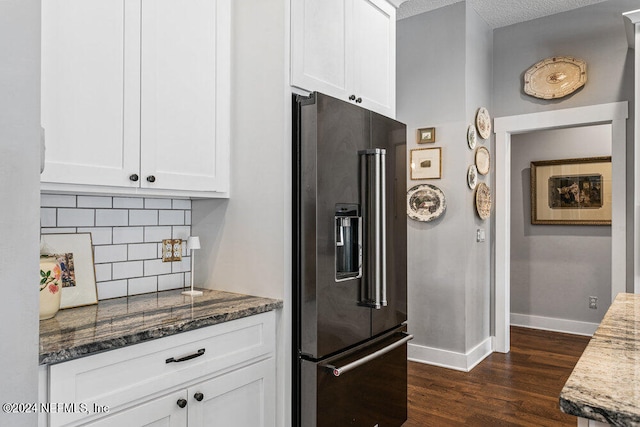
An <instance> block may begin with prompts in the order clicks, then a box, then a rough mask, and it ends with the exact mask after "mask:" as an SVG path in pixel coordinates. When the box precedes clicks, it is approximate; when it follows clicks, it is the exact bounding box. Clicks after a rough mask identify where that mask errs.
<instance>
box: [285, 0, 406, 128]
mask: <svg viewBox="0 0 640 427" xmlns="http://www.w3.org/2000/svg"><path fill="white" fill-rule="evenodd" d="M395 67H396V8H395V6H393V5H392V4H390V3H388V2H387V1H385V0H292V2H291V85H292V86H295V87H298V88H301V89H304V90H307V91H319V92H323V93H326V94H327V95H331V96H334V97H336V98H340V99H343V100H345V101H349V102H353V103H356V104H358V105H361V106H362V107H364V108H368V109H371V110H373V111H376V112H378V113H380V114H383V115H386V116H389V117H395V109H396V102H395V92H396V91H395V85H396V78H395V76H396V71H395Z"/></svg>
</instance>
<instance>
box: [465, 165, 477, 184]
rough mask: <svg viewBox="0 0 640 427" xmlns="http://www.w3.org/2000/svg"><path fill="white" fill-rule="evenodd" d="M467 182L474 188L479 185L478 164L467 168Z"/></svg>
mask: <svg viewBox="0 0 640 427" xmlns="http://www.w3.org/2000/svg"><path fill="white" fill-rule="evenodd" d="M467 184H468V185H469V188H470V189H472V190H473V189H474V188H476V185H478V168H476V165H471V166H469V169H467Z"/></svg>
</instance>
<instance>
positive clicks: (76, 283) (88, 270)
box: [40, 233, 98, 309]
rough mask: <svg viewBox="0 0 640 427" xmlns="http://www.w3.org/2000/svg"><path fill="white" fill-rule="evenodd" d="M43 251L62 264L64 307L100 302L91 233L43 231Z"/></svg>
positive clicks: (42, 252)
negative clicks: (47, 232) (53, 232)
mask: <svg viewBox="0 0 640 427" xmlns="http://www.w3.org/2000/svg"><path fill="white" fill-rule="evenodd" d="M40 253H41V254H43V255H50V256H52V257H55V258H56V260H57V262H58V265H59V266H60V275H61V283H62V297H61V298H62V299H61V301H60V308H61V309H62V308H71V307H79V306H82V305H91V304H97V303H98V291H97V289H96V272H95V267H94V264H93V250H92V246H91V233H78V234H43V235H42V238H41V244H40Z"/></svg>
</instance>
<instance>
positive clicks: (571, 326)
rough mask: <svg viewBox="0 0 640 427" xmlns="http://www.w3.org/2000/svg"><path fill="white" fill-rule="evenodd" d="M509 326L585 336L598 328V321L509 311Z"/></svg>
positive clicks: (590, 334)
mask: <svg viewBox="0 0 640 427" xmlns="http://www.w3.org/2000/svg"><path fill="white" fill-rule="evenodd" d="M511 326H522V327H524V328H531V329H542V330H545V331H553V332H564V333H567V334H575V335H587V336H592V335H593V333H594V332H595V331H596V329H598V323H589V322H580V321H578V320H567V319H557V318H554V317H543V316H532V315H530V314H518V313H511Z"/></svg>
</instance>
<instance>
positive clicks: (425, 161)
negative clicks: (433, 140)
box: [409, 147, 442, 180]
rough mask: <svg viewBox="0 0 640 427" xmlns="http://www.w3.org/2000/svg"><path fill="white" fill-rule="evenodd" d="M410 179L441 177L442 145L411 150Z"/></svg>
mask: <svg viewBox="0 0 640 427" xmlns="http://www.w3.org/2000/svg"><path fill="white" fill-rule="evenodd" d="M409 169H410V170H411V179H413V180H417V179H440V178H442V147H434V148H416V149H413V150H411V163H410V164H409Z"/></svg>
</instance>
